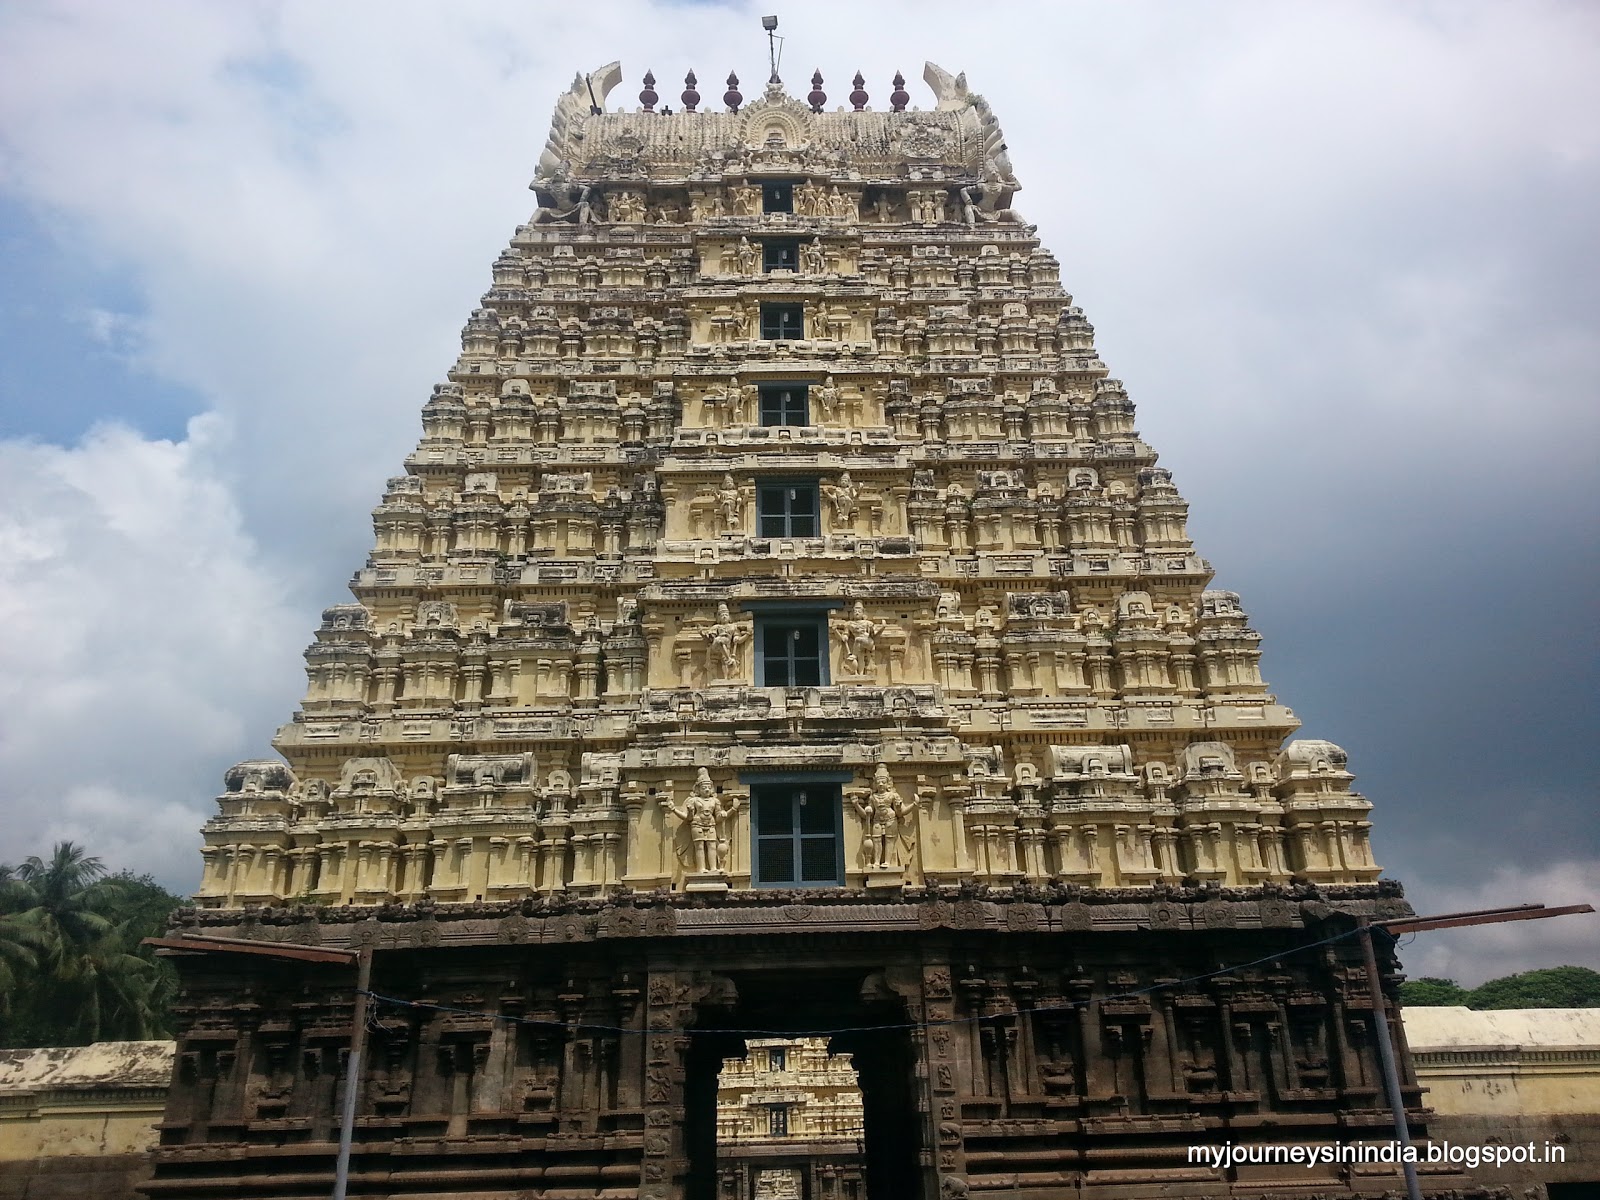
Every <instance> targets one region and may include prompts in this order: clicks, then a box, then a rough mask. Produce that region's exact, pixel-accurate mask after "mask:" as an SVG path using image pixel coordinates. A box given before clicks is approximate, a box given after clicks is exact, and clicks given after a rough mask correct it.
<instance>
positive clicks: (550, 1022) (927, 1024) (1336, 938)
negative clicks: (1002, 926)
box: [367, 928, 1415, 1038]
mask: <svg viewBox="0 0 1600 1200" xmlns="http://www.w3.org/2000/svg"><path fill="white" fill-rule="evenodd" d="M1360 935H1361V930H1360V929H1359V928H1357V929H1351V930H1347V931H1346V932H1344V933H1336V934H1334V935H1333V936H1332V937H1325V938H1323V939H1321V940H1320V941H1315V942H1307V943H1305V944H1304V945H1302V946H1294V947H1291V948H1290V949H1287V950H1280V951H1277V952H1276V953H1273V954H1267V955H1263V956H1262V957H1261V958H1254V959H1251V960H1250V961H1249V962H1242V963H1235V964H1234V965H1232V966H1229V967H1220V968H1218V969H1217V970H1215V971H1206V972H1204V973H1202V974H1199V975H1190V976H1187V977H1186V978H1183V979H1174V980H1168V981H1166V982H1163V983H1157V984H1152V985H1150V986H1149V987H1143V988H1134V989H1132V990H1130V991H1125V992H1115V993H1113V994H1111V995H1109V996H1100V997H1097V998H1094V999H1089V1000H1074V1001H1070V1002H1068V1003H1065V1004H1041V1005H1034V1006H1031V1007H1029V1008H1025V1009H1019V1010H1017V1011H1019V1012H1034V1013H1051V1012H1076V1011H1077V1010H1079V1009H1082V1008H1088V1007H1090V1006H1091V1005H1094V1004H1104V1003H1106V1002H1107V1001H1110V1000H1132V999H1136V998H1138V997H1140V996H1148V995H1150V994H1151V993H1153V992H1162V991H1171V990H1173V989H1174V988H1179V987H1182V986H1184V985H1185V984H1190V983H1201V982H1203V981H1205V980H1207V979H1216V978H1218V977H1219V976H1223V975H1232V974H1234V973H1236V972H1239V971H1247V970H1249V969H1250V968H1251V967H1258V966H1261V965H1262V964H1263V963H1270V962H1277V961H1279V960H1280V959H1284V958H1287V957H1289V956H1290V955H1293V954H1301V953H1304V952H1305V951H1307V950H1316V949H1318V948H1320V947H1322V946H1330V945H1332V944H1333V943H1335V942H1342V941H1345V940H1346V939H1349V938H1354V937H1359V936H1360ZM1413 936H1415V935H1413ZM367 995H368V996H369V997H370V998H371V999H372V1000H373V1001H374V1002H375V1003H378V1004H387V1005H389V1006H391V1007H393V1008H404V1009H412V1010H414V1011H423V1012H436V1013H444V1014H447V1015H450V1016H459V1017H477V1018H480V1019H483V1020H490V1021H504V1022H506V1023H507V1024H512V1025H536V1026H541V1027H544V1028H553V1029H574V1030H588V1031H591V1032H594V1033H618V1034H622V1033H631V1034H637V1035H639V1036H641V1037H655V1036H660V1037H695V1036H701V1037H704V1036H708V1035H712V1034H717V1035H723V1034H736V1035H738V1036H740V1037H779V1038H797V1037H832V1036H834V1035H836V1034H841V1033H893V1032H897V1031H901V1030H918V1029H937V1028H948V1027H950V1026H953V1025H971V1024H977V1023H979V1022H982V1021H992V1020H994V1019H995V1017H996V1016H1001V1015H1003V1016H1011V1015H1014V1014H1012V1013H1005V1014H991V1015H979V1016H970V1017H949V1018H946V1019H944V1020H939V1021H903V1022H892V1023H886V1024H881V1025H841V1026H837V1027H834V1028H827V1029H755V1028H738V1027H733V1028H723V1027H718V1028H703V1029H696V1028H682V1029H680V1028H667V1029H660V1028H649V1027H647V1028H644V1029H630V1028H627V1027H626V1026H621V1025H599V1024H595V1023H594V1022H592V1021H563V1020H559V1019H556V1018H546V1017H523V1016H517V1015H515V1014H512V1013H500V1012H488V1011H485V1010H483V1009H474V1008H460V1007H458V1006H456V1005H452V1004H436V1003H434V1002H433V1001H430V1000H402V999H400V998H399V997H397V996H386V995H383V994H382V993H380V992H372V991H369V992H368V993H367Z"/></svg>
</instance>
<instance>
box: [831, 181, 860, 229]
mask: <svg viewBox="0 0 1600 1200" xmlns="http://www.w3.org/2000/svg"><path fill="white" fill-rule="evenodd" d="M855 208H856V206H855V205H854V204H853V203H852V202H851V200H850V197H849V196H846V195H845V194H844V193H843V192H841V191H840V190H839V188H838V186H837V185H835V186H834V189H833V190H832V191H831V192H829V193H828V215H829V216H832V217H838V218H839V219H840V220H845V221H848V220H850V219H852V218H853V217H854V216H855V215H856V213H855Z"/></svg>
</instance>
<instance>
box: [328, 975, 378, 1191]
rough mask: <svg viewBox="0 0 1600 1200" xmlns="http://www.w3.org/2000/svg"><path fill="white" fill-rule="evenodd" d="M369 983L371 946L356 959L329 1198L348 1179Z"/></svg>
mask: <svg viewBox="0 0 1600 1200" xmlns="http://www.w3.org/2000/svg"><path fill="white" fill-rule="evenodd" d="M371 987H372V947H371V946H363V947H361V954H360V956H359V957H358V958H357V959H356V1007H355V1014H354V1016H353V1018H352V1020H353V1022H354V1024H353V1025H352V1027H351V1029H350V1055H349V1057H348V1058H347V1059H346V1060H345V1064H344V1112H343V1114H342V1115H341V1116H340V1118H339V1158H338V1162H337V1165H336V1166H335V1167H334V1172H333V1200H344V1193H345V1188H346V1187H347V1186H348V1185H349V1183H350V1143H351V1141H352V1140H353V1138H354V1136H355V1129H356V1093H357V1092H358V1091H359V1090H360V1087H361V1054H362V1051H364V1050H365V1049H366V1048H367V992H368V991H369V990H370V989H371Z"/></svg>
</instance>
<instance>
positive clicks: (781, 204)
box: [761, 179, 794, 213]
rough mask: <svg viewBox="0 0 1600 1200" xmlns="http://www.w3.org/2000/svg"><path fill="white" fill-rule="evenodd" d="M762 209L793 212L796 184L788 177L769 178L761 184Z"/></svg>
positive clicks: (764, 210)
mask: <svg viewBox="0 0 1600 1200" xmlns="http://www.w3.org/2000/svg"><path fill="white" fill-rule="evenodd" d="M761 211H762V212H775V213H792V212H793V211H794V184H793V183H791V182H790V181H789V180H787V179H769V180H767V181H766V182H765V183H763V184H762V185H761Z"/></svg>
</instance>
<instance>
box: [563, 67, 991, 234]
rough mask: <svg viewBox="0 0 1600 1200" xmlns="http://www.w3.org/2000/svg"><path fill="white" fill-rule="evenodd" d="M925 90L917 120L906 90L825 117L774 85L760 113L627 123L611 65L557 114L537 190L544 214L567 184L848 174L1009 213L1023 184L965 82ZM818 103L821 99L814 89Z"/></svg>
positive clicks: (733, 110) (938, 73) (953, 80)
mask: <svg viewBox="0 0 1600 1200" xmlns="http://www.w3.org/2000/svg"><path fill="white" fill-rule="evenodd" d="M923 78H924V79H925V80H926V81H927V83H928V86H929V87H930V88H931V89H932V91H933V96H934V100H935V104H934V107H933V108H932V109H931V110H929V111H923V112H912V111H906V109H905V103H904V101H903V100H902V99H901V97H906V98H907V99H909V97H908V96H907V95H906V93H905V91H904V89H903V88H898V89H897V90H896V92H895V95H894V97H893V98H892V101H893V102H892V104H891V111H888V112H872V111H870V109H868V108H866V107H865V106H857V107H855V109H854V110H853V111H850V110H846V109H844V108H840V109H838V110H837V111H834V112H824V111H822V107H821V105H820V103H816V102H815V101H814V99H813V100H812V103H809V104H808V103H807V102H806V101H802V100H798V99H796V98H795V97H793V96H790V95H788V94H787V93H786V92H785V91H784V88H783V83H782V81H781V80H778V79H776V78H774V79H772V80H771V81H770V82H769V83H768V84H767V86H766V88H765V90H764V91H763V93H762V95H761V96H760V97H759V98H758V99H756V100H755V101H753V102H751V103H749V104H743V105H742V106H734V105H729V106H728V111H724V112H705V111H694V110H685V111H680V112H671V111H668V110H665V109H657V108H656V107H655V106H654V105H653V104H652V105H651V106H649V107H648V108H643V109H640V110H639V111H637V112H622V111H607V110H606V98H607V96H609V95H610V93H611V92H612V90H613V89H614V88H615V87H616V86H617V84H619V83H620V82H621V81H622V68H621V66H620V64H618V63H607V64H606V65H605V66H603V67H601V68H599V69H598V70H596V71H591V72H589V73H587V74H580V75H578V76H577V77H576V78H575V79H574V80H573V84H572V86H571V88H569V89H568V90H567V92H566V93H564V94H563V95H562V96H561V98H560V99H559V100H558V101H557V102H556V111H555V116H554V118H553V120H552V122H551V127H550V137H549V140H548V141H547V142H546V144H545V149H544V153H543V154H541V155H540V158H539V167H538V171H537V173H536V176H535V179H534V183H533V187H534V188H535V190H536V191H538V192H539V193H540V198H541V203H544V204H545V205H547V206H549V205H550V204H551V203H552V202H553V201H565V200H567V199H568V197H567V195H566V193H565V192H561V194H559V195H558V194H557V193H558V191H560V189H561V187H562V185H568V186H570V182H572V181H575V182H578V183H583V184H589V185H595V184H601V183H604V182H606V181H615V180H618V179H649V180H651V181H653V182H655V183H665V184H670V183H673V182H684V181H688V180H691V179H707V178H714V177H718V176H724V175H728V174H743V173H746V172H753V173H757V174H768V173H778V172H785V171H787V172H791V173H796V172H827V173H848V175H849V177H850V178H851V179H855V180H860V181H862V182H869V183H870V182H872V181H875V180H878V181H889V180H893V179H898V178H904V177H905V176H906V174H907V173H908V171H909V172H913V173H915V174H919V175H925V176H930V177H937V178H940V179H943V180H946V181H948V182H949V183H952V184H956V185H962V184H967V185H974V186H981V187H982V188H983V189H984V192H985V194H986V195H987V196H990V197H992V198H991V199H990V200H989V201H988V204H990V205H993V204H995V203H999V204H1001V205H1002V206H1003V205H1004V204H1005V203H1008V202H1009V199H1010V196H1011V194H1012V193H1013V192H1015V191H1016V190H1017V188H1018V184H1017V182H1016V179H1015V178H1014V177H1013V176H1012V174H1011V164H1010V161H1009V159H1008V158H1007V157H1006V153H1005V141H1004V137H1003V135H1002V134H1001V132H1000V126H999V123H998V122H997V121H996V120H995V117H994V114H993V113H992V112H990V110H989V106H988V104H987V102H986V101H985V100H984V99H983V97H982V96H979V95H976V94H974V93H972V92H971V91H969V90H968V88H967V83H966V76H964V75H954V76H953V75H951V74H950V73H949V72H948V71H945V70H944V69H943V68H941V67H938V66H935V65H934V64H933V63H928V64H927V65H926V68H925V69H924V71H923ZM647 90H648V89H647ZM857 92H860V89H859V88H858V89H857ZM652 94H654V93H652ZM730 94H732V93H731V92H730ZM687 95H688V93H686V96H687ZM815 95H822V93H821V92H820V91H817V90H815V89H814V93H813V96H815ZM855 95H856V93H852V96H855ZM863 95H864V93H863ZM825 98H826V97H824V99H825ZM568 207H573V208H575V204H569V205H568Z"/></svg>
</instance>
